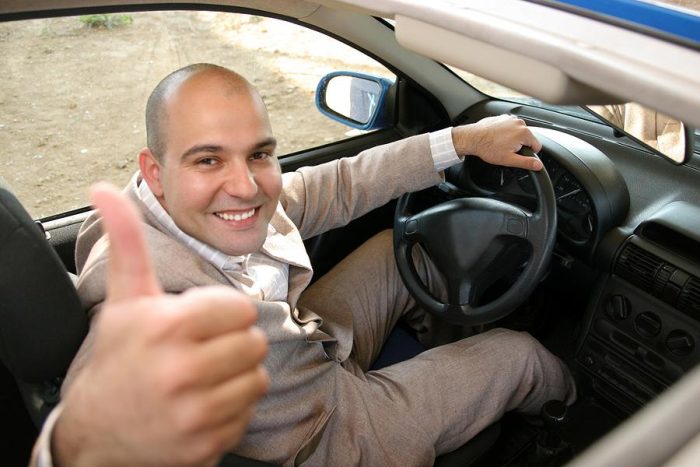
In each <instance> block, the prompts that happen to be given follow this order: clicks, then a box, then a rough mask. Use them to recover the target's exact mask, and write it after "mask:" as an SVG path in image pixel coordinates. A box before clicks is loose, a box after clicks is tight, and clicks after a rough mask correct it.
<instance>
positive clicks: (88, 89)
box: [0, 11, 395, 218]
mask: <svg viewBox="0 0 700 467" xmlns="http://www.w3.org/2000/svg"><path fill="white" fill-rule="evenodd" d="M0 57H2V59H0V61H1V62H2V66H0V79H2V83H3V85H2V87H0V103H1V104H2V113H0V147H2V148H3V151H4V152H3V155H2V157H1V158H0V185H6V186H9V188H10V189H11V190H12V191H13V192H14V193H15V194H16V195H17V196H18V198H19V199H20V201H21V202H22V203H23V204H24V206H25V207H26V208H27V210H28V211H29V212H30V214H31V215H32V216H33V217H35V218H41V217H46V216H50V215H53V214H57V213H61V212H65V211H69V210H72V209H76V208H80V207H83V206H85V205H86V204H87V201H86V200H87V188H88V187H89V186H90V185H91V184H92V183H94V182H95V181H98V180H110V181H112V182H114V183H116V184H117V185H118V186H123V185H125V184H126V183H127V181H128V179H129V178H130V177H131V175H132V174H133V173H134V172H135V171H136V169H137V162H136V155H137V154H138V152H139V150H140V149H141V148H142V147H143V146H144V145H145V141H146V137H145V124H144V117H143V114H144V108H145V103H146V100H147V98H148V95H149V93H150V92H151V90H152V89H153V87H154V86H155V85H156V84H157V83H158V81H160V80H161V79H162V78H163V77H164V76H166V75H167V74H168V73H170V72H171V71H173V70H175V69H177V68H180V67H182V66H185V65H188V64H191V63H197V62H211V63H216V64H219V65H223V66H226V67H229V68H231V69H233V70H236V71H238V72H239V73H241V74H242V75H243V76H245V77H246V78H248V79H249V80H250V81H251V82H252V83H253V84H254V85H255V86H256V87H257V88H258V89H259V90H260V93H261V94H262V96H263V99H264V101H265V103H266V105H267V108H268V111H269V113H270V119H271V123H272V129H273V132H274V133H275V136H276V137H277V139H278V142H279V146H278V151H277V153H278V154H279V155H280V156H281V157H283V156H284V155H285V154H290V153H293V152H296V151H299V150H302V149H306V148H310V147H314V146H319V145H322V144H326V143H329V142H333V141H337V140H341V139H344V138H347V137H348V136H349V135H351V134H352V133H349V132H348V130H349V128H348V127H346V126H344V125H341V124H339V123H337V122H334V121H333V120H331V119H329V118H326V117H324V116H322V115H321V114H320V113H319V112H318V111H317V110H316V107H315V88H316V84H317V83H318V81H319V80H320V78H321V77H322V76H323V75H325V74H327V73H329V72H332V71H338V70H353V71H361V72H365V73H371V74H374V75H378V76H384V77H387V78H390V79H395V77H394V75H392V74H391V73H390V72H388V70H386V69H385V68H384V67H383V66H381V65H380V64H379V63H377V62H376V61H374V60H372V59H370V58H368V57H367V56H365V55H364V54H362V53H359V52H358V51H356V50H354V49H352V48H350V47H348V46H346V45H345V44H342V43H340V42H339V41H336V40H335V39H332V38H329V37H327V36H325V35H323V34H321V33H318V32H315V31H311V30H308V29H306V28H303V27H301V26H298V25H295V24H290V23H286V22H284V21H281V20H276V19H271V18H264V17H259V16H250V15H240V14H235V13H220V12H203V11H167V12H143V13H138V12H132V13H126V14H112V15H90V16H72V17H64V18H53V19H40V20H26V21H16V22H8V23H1V24H0Z"/></svg>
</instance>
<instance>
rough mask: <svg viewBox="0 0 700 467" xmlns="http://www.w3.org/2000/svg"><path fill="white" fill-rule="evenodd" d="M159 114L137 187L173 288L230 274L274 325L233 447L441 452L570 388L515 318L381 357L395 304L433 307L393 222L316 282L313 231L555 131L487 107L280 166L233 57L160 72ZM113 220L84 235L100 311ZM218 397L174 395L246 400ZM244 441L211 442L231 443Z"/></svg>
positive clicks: (291, 454) (190, 423) (341, 460)
mask: <svg viewBox="0 0 700 467" xmlns="http://www.w3.org/2000/svg"><path fill="white" fill-rule="evenodd" d="M146 125H147V134H148V146H147V148H144V149H143V150H142V151H141V152H140V154H139V167H140V170H139V172H138V173H136V174H135V175H134V177H133V179H132V180H131V182H130V183H129V185H128V186H127V187H126V190H125V191H126V194H127V196H128V197H129V198H130V199H131V200H132V201H133V202H134V203H135V204H136V205H137V206H138V208H139V210H140V211H141V214H142V215H143V218H144V222H143V229H144V232H145V241H146V244H147V245H148V248H149V249H150V251H151V254H152V257H153V270H154V271H155V275H156V276H157V279H158V281H159V283H160V284H162V288H163V290H164V291H165V292H167V293H180V292H183V291H186V290H188V289H191V288H193V287H200V286H212V285H217V284H223V285H226V286H229V287H231V288H235V289H237V290H239V291H241V292H243V293H244V294H245V295H247V296H248V297H249V298H250V299H252V300H253V302H254V304H255V306H256V308H257V316H258V321H257V326H258V327H259V328H260V329H262V330H263V331H264V333H265V334H266V336H267V340H268V343H269V352H268V354H267V358H266V360H265V368H266V370H267V372H268V374H269V375H270V383H269V389H268V392H267V394H266V395H265V396H264V397H263V398H262V399H261V400H260V401H259V402H258V404H257V406H256V410H255V414H254V415H253V417H252V419H251V420H250V424H249V425H248V429H247V432H246V433H245V435H244V436H243V437H242V439H240V441H239V442H238V443H237V447H236V449H235V450H236V452H237V453H239V454H241V455H243V456H247V457H252V458H255V459H261V460H265V461H269V462H273V463H276V464H280V465H299V464H302V463H305V465H358V464H363V465H397V466H409V465H429V464H431V463H432V462H433V460H434V458H435V456H436V455H439V454H441V453H445V452H449V451H451V450H454V449H455V448H457V447H459V446H461V445H462V444H464V443H465V442H466V441H468V440H469V439H470V438H471V437H473V436H474V435H475V434H477V433H478V432H479V431H480V430H482V429H483V428H484V427H486V426H488V425H489V424H491V423H492V422H493V421H495V420H497V419H498V418H500V417H501V416H502V415H503V413H504V412H506V411H508V410H522V411H525V412H531V413H532V412H537V411H539V409H540V407H541V405H542V404H543V403H544V402H545V401H547V400H550V399H559V400H566V401H567V402H571V401H573V399H574V397H575V389H574V386H573V382H572V380H571V377H570V376H569V374H568V371H567V370H566V368H565V367H564V365H563V364H562V363H561V362H560V361H559V360H558V359H557V358H556V357H555V356H553V355H552V354H550V353H549V352H548V351H547V350H546V349H545V348H544V347H543V346H542V345H541V344H539V343H538V342H537V341H536V340H535V339H533V338H532V337H531V336H529V335H528V334H525V333H518V332H513V331H509V330H505V329H495V330H491V331H489V332H486V333H483V334H479V335H476V336H473V337H470V338H467V339H463V340H461V341H459V342H455V343H451V344H448V345H444V346H440V347H436V348H433V349H431V350H429V351H426V352H424V353H422V354H420V355H419V356H417V357H414V358H412V359H410V360H407V361H405V362H402V363H399V364H396V365H392V366H390V367H387V368H384V369H381V370H374V371H371V370H370V366H371V364H372V362H373V361H374V359H375V358H376V357H377V355H378V353H379V351H380V350H381V347H382V345H383V343H384V340H385V339H386V337H387V336H388V335H389V333H390V332H391V330H392V328H393V327H394V325H395V324H396V323H397V321H398V320H399V319H401V318H402V317H404V318H410V320H411V321H412V322H420V320H421V316H422V315H423V313H422V311H421V310H420V309H419V308H418V307H417V306H416V304H415V302H414V300H413V298H412V297H411V296H410V294H409V293H408V292H407V290H406V289H405V287H404V285H403V283H402V281H401V279H400V277H399V274H398V271H397V270H396V266H395V264H394V256H393V250H392V242H391V234H390V233H389V232H383V233H380V234H378V235H377V236H375V237H374V238H372V239H370V240H369V241H368V242H367V243H366V244H365V245H363V246H361V247H360V248H359V249H358V250H357V251H355V252H354V253H352V254H351V255H350V256H349V257H348V258H346V259H345V260H343V261H342V262H341V263H340V264H338V265H337V266H336V267H335V268H334V269H333V270H332V271H331V272H329V273H328V274H327V275H326V276H324V277H322V278H320V279H319V280H318V281H317V282H315V283H314V285H312V286H309V284H310V282H311V278H312V274H313V271H312V269H311V263H310V259H309V256H308V254H307V253H306V251H305V249H304V244H303V240H304V239H306V238H311V237H313V236H315V235H318V234H320V233H323V232H325V231H327V230H330V229H333V228H337V227H341V226H344V225H346V224H347V223H348V222H350V221H351V220H353V219H355V218H357V217H359V216H362V215H363V214H365V213H367V212H369V211H370V210H372V209H374V208H376V207H379V206H382V205H384V204H386V203H387V202H389V201H390V200H391V199H393V198H396V197H398V196H400V195H401V194H403V193H405V192H408V191H417V190H421V189H424V188H427V187H430V186H432V185H435V184H437V183H439V182H440V181H441V179H442V178H441V171H442V170H443V169H445V168H446V167H449V166H450V165H452V164H456V163H459V162H461V160H462V158H463V157H464V156H465V155H476V156H478V157H480V158H482V159H483V160H485V161H486V162H489V163H494V164H501V165H507V166H512V167H520V168H525V169H530V170H540V169H541V168H542V164H541V162H540V161H539V160H537V159H532V158H526V157H523V156H520V155H518V154H516V152H517V151H519V150H520V148H521V147H522V146H530V147H532V148H533V149H534V150H535V151H538V150H539V149H540V148H541V145H540V143H539V142H538V141H537V139H536V138H535V137H534V136H533V135H532V133H531V132H530V131H529V130H528V129H527V127H526V126H525V124H524V123H523V122H522V121H521V120H519V119H516V118H514V117H507V116H501V117H493V118H488V119H484V120H482V121H480V122H478V123H476V124H472V125H465V126H461V127H456V128H447V129H445V130H441V131H439V132H435V133H431V134H425V135H419V136H414V137H410V138H407V139H404V140H401V141H398V142H395V143H391V144H387V145H384V146H380V147H376V148H373V149H370V150H367V151H363V152H362V153H360V154H358V155H357V156H355V157H352V158H345V159H340V160H336V161H332V162H329V163H326V164H322V165H318V166H314V167H304V168H301V169H299V170H297V171H295V172H291V173H286V174H284V175H283V174H282V173H281V169H280V165H279V162H278V160H277V157H276V156H275V138H274V136H273V133H272V129H271V127H270V123H269V119H268V116H267V112H266V109H265V106H264V104H263V101H262V99H261V98H260V95H259V94H258V92H257V91H256V90H255V89H254V87H253V86H252V85H251V84H250V83H248V82H247V81H246V80H245V79H244V78H243V77H241V76H240V75H238V74H236V73H235V72H233V71H231V70H228V69H225V68H222V67H219V66H216V65H211V64H196V65H190V66H187V67H185V68H183V69H180V70H177V71H175V72H174V73H172V74H170V75H168V76H167V77H166V78H164V79H163V81H161V83H159V84H158V86H157V87H156V88H155V90H154V91H153V93H152V94H151V96H150V98H149V100H148V104H147V108H146ZM380 168H381V170H379V169H380ZM388 174H390V176H389V175H388ZM102 224H103V222H102V220H101V217H100V214H99V213H94V214H92V215H91V216H90V217H89V218H88V219H87V220H86V221H85V223H84V225H83V226H82V228H81V231H80V234H79V237H78V244H77V251H76V262H77V265H78V268H79V271H80V280H79V282H78V292H79V294H80V296H81V299H82V301H83V304H84V305H85V306H86V307H87V309H88V310H89V313H90V315H91V316H92V317H93V319H95V317H99V315H100V314H101V311H100V310H101V308H102V307H103V303H104V302H105V299H106V297H107V290H108V287H107V284H108V276H107V268H108V261H107V259H108V258H109V251H110V244H109V242H108V241H107V238H106V237H105V236H104V235H103V234H104V232H103V226H102ZM418 256H420V255H418ZM417 260H418V263H419V264H418V269H419V270H420V271H421V272H422V275H423V276H424V279H425V281H426V283H428V284H429V286H430V287H431V288H432V289H433V290H434V291H436V293H438V294H439V293H443V292H442V290H443V289H442V284H441V282H440V279H439V274H438V273H437V271H436V270H435V269H434V268H433V267H432V265H431V264H430V262H429V261H427V260H425V259H424V258H423V257H422V256H420V257H419V258H417ZM237 312H238V311H237V310H236V309H235V308H232V309H231V310H230V313H231V314H236V313H237ZM180 331H181V332H185V331H184V330H180ZM99 339H100V336H99V335H95V333H93V332H91V333H90V335H89V336H88V338H87V339H86V341H85V343H84V345H83V347H82V348H81V350H80V352H79V355H78V356H77V357H76V359H75V361H74V363H73V365H72V366H71V369H70V370H69V375H68V378H67V379H66V383H65V385H64V387H65V388H66V391H69V392H70V391H71V386H72V385H73V382H74V381H75V383H76V384H78V383H79V377H80V374H81V373H82V368H83V367H85V366H86V365H89V363H90V356H91V355H92V354H93V353H94V351H93V348H96V347H97V345H98V344H99ZM205 347H206V346H205ZM207 348H208V349H211V350H212V351H213V352H214V353H215V354H216V355H217V356H219V357H220V356H221V355H225V356H226V357H227V358H229V359H230V364H231V366H232V367H235V368H238V363H237V362H238V361H239V359H243V360H244V361H246V360H247V359H246V351H247V349H240V351H239V352H230V349H225V348H224V347H221V348H219V347H216V346H208V347H207ZM227 350H228V351H229V353H226V351H227ZM114 351H115V352H119V349H116V348H115V349H114ZM195 351H196V348H195V347H193V348H192V352H195ZM204 356H205V354H204V353H202V358H201V359H194V361H192V359H190V360H188V361H183V362H180V361H172V362H169V363H168V364H166V365H164V368H139V370H138V371H135V372H134V374H135V375H138V374H140V373H141V372H148V371H152V372H154V374H155V375H156V378H157V382H156V383H155V384H156V386H157V387H160V388H163V387H164V388H165V392H166V393H170V392H177V391H182V390H186V389H189V388H193V387H194V388H196V387H198V386H200V385H202V384H206V383H207V382H208V381H209V380H207V381H201V380H200V377H201V374H202V370H201V369H202V368H206V367H207V365H208V363H207V361H206V359H205V358H204ZM133 364H134V366H135V367H136V366H138V365H139V362H138V361H135V362H134V363H133ZM146 365H147V362H143V366H146ZM244 366H245V365H244ZM245 367H246V368H247V366H245ZM496 368H498V371H494V369H496ZM96 384H97V383H96ZM96 390H97V389H96ZM208 397H211V398H213V399H208V398H207V397H200V398H196V399H195V398H193V399H191V400H189V402H186V401H181V405H180V406H175V408H174V409H173V410H174V411H175V412H176V415H175V416H174V417H173V418H174V428H175V429H180V430H184V431H185V432H187V431H188V430H190V431H191V432H193V434H194V433H195V432H197V433H198V432H199V431H198V430H197V429H196V428H201V427H202V426H209V425H210V424H220V423H222V421H225V419H226V418H225V416H224V415H227V416H229V417H233V415H232V414H231V413H230V412H227V413H226V414H222V413H220V410H213V408H215V407H220V402H221V400H223V395H222V394H219V395H218V398H217V397H216V396H214V395H213V394H208ZM248 399H250V398H248ZM248 399H246V400H248ZM109 403H111V404H113V405H115V406H120V404H121V403H122V401H121V400H111V401H109ZM131 410H134V411H136V410H138V404H137V406H136V407H134V408H132V409H131ZM178 410H179V411H178ZM239 412H240V410H239ZM235 420H238V419H235ZM119 428H120V429H121V428H124V429H126V428H125V427H119ZM155 428H162V427H154V429H155ZM115 429H117V428H116V427H115ZM166 436H167V435H165V434H164V435H163V437H164V438H165V437H166ZM237 441H238V438H236V437H232V438H231V440H230V442H229V443H228V444H227V443H221V442H218V443H214V442H212V445H213V446H214V448H213V449H214V450H216V449H218V450H219V452H224V451H225V450H227V449H230V448H232V446H233V445H235V444H236V442H237ZM171 444H172V443H171ZM168 446H170V445H168ZM178 452H180V453H181V454H182V455H183V456H186V455H187V456H189V457H186V460H192V459H193V458H194V457H195V454H194V453H185V452H183V450H179V451H178ZM207 454H209V455H210V454H211V452H208V453H207ZM209 458H210V457H206V459H209Z"/></svg>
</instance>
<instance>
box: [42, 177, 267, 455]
mask: <svg viewBox="0 0 700 467" xmlns="http://www.w3.org/2000/svg"><path fill="white" fill-rule="evenodd" d="M92 198H93V202H94V204H95V205H96V206H97V208H98V209H99V210H100V212H101V214H102V217H103V221H104V227H105V230H106V232H107V234H108V236H109V240H110V259H109V262H110V265H109V283H108V284H109V285H108V298H107V301H106V302H105V305H104V306H103V308H102V311H101V313H100V315H99V316H98V317H97V318H96V319H97V320H98V321H97V323H96V324H95V325H94V326H95V329H93V331H92V333H94V345H93V349H92V352H91V354H90V355H89V357H87V359H86V362H85V365H84V368H83V369H82V371H80V373H79V374H78V375H77V376H76V378H75V380H74V381H73V383H72V384H71V386H70V387H69V388H68V389H67V391H66V392H65V394H64V397H63V401H62V403H61V405H60V409H59V411H57V412H56V413H55V414H53V417H52V419H54V418H55V424H54V425H53V429H52V430H50V428H51V426H50V425H51V424H47V430H50V433H43V434H42V436H41V437H40V439H39V442H38V443H37V445H36V446H35V452H34V457H33V460H32V462H33V464H34V465H46V464H45V463H46V462H48V464H49V465H51V464H53V465H55V466H69V465H70V466H80V465H154V466H160V465H183V466H188V465H208V464H213V463H215V462H216V461H217V460H218V458H219V457H220V456H221V455H222V454H223V453H224V452H225V451H227V450H229V449H231V448H233V447H234V446H235V445H236V444H237V443H238V441H239V440H240V439H241V437H242V436H243V433H244V431H245V427H246V426H247V423H248V420H249V419H250V417H251V414H252V410H253V404H254V402H255V401H256V400H257V399H258V398H259V397H260V396H261V395H262V394H263V393H264V392H265V390H266V388H267V384H268V383H267V381H268V379H267V374H266V373H265V370H264V369H263V368H262V366H261V363H262V360H263V359H264V356H265V353H266V348H267V345H266V341H265V337H264V336H263V335H262V333H261V332H260V331H259V330H257V328H254V327H252V325H253V323H254V321H255V319H256V311H255V308H254V306H253V304H252V302H251V301H250V300H249V299H248V298H247V297H245V296H243V295H242V294H240V293H238V292H236V291H235V290H233V289H232V288H230V287H206V288H199V289H192V290H189V291H187V292H185V293H183V294H181V295H177V296H172V295H165V294H163V293H162V292H161V289H160V286H159V284H158V281H157V279H156V278H155V275H154V273H153V270H152V267H151V264H150V260H149V258H148V253H147V251H146V246H145V242H144V239H143V232H142V230H141V225H140V222H141V221H140V218H139V215H138V213H137V210H136V208H135V207H134V206H133V205H132V204H131V203H129V202H128V201H127V200H126V198H124V197H123V196H122V195H121V194H120V193H119V192H118V191H117V190H116V189H114V188H111V187H105V186H101V187H99V188H96V189H95V190H93V193H92ZM46 443H49V444H50V449H47V445H46ZM47 454H48V455H49V456H47ZM42 457H44V458H43V459H42ZM45 457H49V458H48V459H46V458H45Z"/></svg>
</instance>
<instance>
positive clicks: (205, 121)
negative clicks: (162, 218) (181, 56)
mask: <svg viewBox="0 0 700 467" xmlns="http://www.w3.org/2000/svg"><path fill="white" fill-rule="evenodd" d="M166 110H167V112H166V114H167V116H166V117H165V119H164V120H163V121H162V129H163V133H164V136H165V138H164V139H165V141H166V143H165V146H166V149H165V154H164V155H163V161H162V162H161V163H158V162H157V161H156V160H155V158H154V156H153V155H152V154H151V153H150V152H149V151H147V150H145V151H143V152H142V153H141V156H140V162H141V172H142V173H143V176H144V179H145V180H146V181H147V183H148V184H149V187H150V188H151V190H152V191H153V193H154V194H155V195H156V197H157V198H158V200H159V201H160V202H161V204H162V205H163V207H164V208H165V210H166V211H167V212H168V213H169V214H170V216H171V217H172V218H173V220H174V221H175V223H176V224H177V226H178V227H179V228H180V229H182V230H183V231H184V232H186V233H187V234H189V235H191V236H192V237H195V238H197V239H198V240H200V241H202V242H204V243H206V244H208V245H211V246H212V247H214V248H216V249H218V250H220V251H222V252H224V253H226V254H229V255H243V254H247V253H252V252H254V251H257V250H258V249H259V248H260V247H261V246H262V244H263V242H264V241H265V238H266V236H267V226H268V223H269V222H270V219H271V218H272V215H273V214H274V212H275V208H276V206H277V202H278V199H279V195H280V191H281V189H282V176H281V171H280V166H279V162H278V161H277V158H276V157H275V156H274V149H275V140H274V138H273V137H272V130H271V128H270V123H269V121H268V118H267V112H266V111H265V108H264V106H263V104H262V101H261V100H260V98H259V97H258V96H257V95H252V94H251V92H250V91H249V90H247V89H241V88H239V89H233V90H232V89H231V87H230V86H228V87H227V84H226V83H223V82H222V80H221V77H217V76H211V75H207V74H206V73H201V74H199V75H194V76H193V77H190V78H189V79H188V80H187V81H186V82H185V83H184V84H182V85H181V86H180V87H179V88H178V89H177V91H176V92H175V93H174V94H173V95H171V96H170V97H169V99H168V101H167V103H166Z"/></svg>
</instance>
